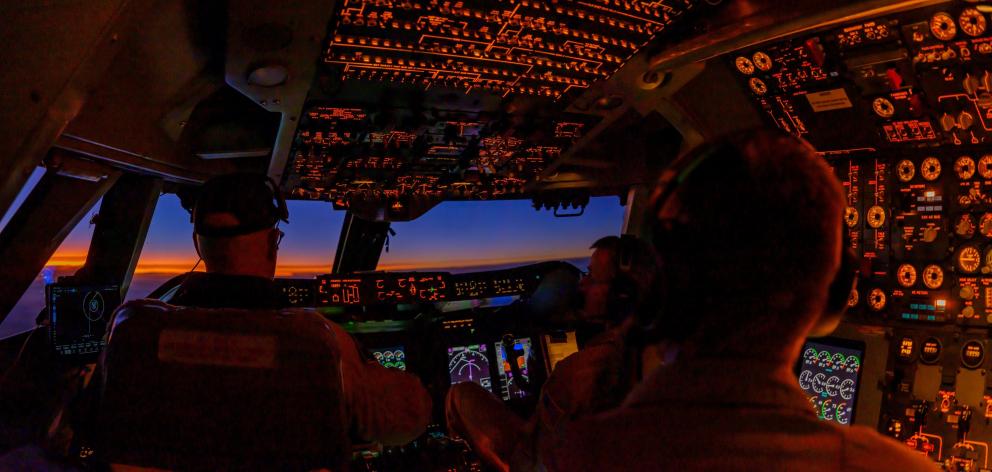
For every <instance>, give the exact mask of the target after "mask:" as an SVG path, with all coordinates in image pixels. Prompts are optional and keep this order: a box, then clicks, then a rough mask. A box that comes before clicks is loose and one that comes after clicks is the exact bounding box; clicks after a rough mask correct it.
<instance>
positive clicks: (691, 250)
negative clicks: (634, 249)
mask: <svg viewBox="0 0 992 472" xmlns="http://www.w3.org/2000/svg"><path fill="white" fill-rule="evenodd" d="M695 155H696V156H704V155H705V156H706V157H705V158H704V159H702V160H699V161H697V166H696V167H695V168H694V169H693V170H691V172H690V173H689V174H688V175H686V176H685V179H684V181H683V183H682V184H681V185H680V186H679V187H677V189H676V190H675V192H674V194H673V195H672V198H671V200H676V202H675V204H676V207H678V208H680V209H679V213H678V218H677V220H679V221H680V222H681V223H677V224H676V226H677V227H679V228H680V231H678V232H677V233H676V234H678V236H677V237H673V239H672V240H671V241H669V242H670V244H668V245H667V246H668V247H658V248H656V249H657V250H658V251H659V253H660V254H661V258H662V270H663V273H664V275H665V277H664V278H665V281H664V284H665V286H664V287H663V290H662V291H663V292H664V293H666V294H667V296H666V299H667V300H665V301H664V302H663V306H664V309H663V311H662V319H661V320H660V321H661V322H662V324H663V325H668V328H669V329H670V330H671V331H672V333H674V334H675V337H682V338H695V339H697V340H702V341H704V342H705V343H706V344H708V346H706V347H705V348H710V347H711V348H714V349H720V347H721V346H723V347H724V348H726V349H740V348H742V347H745V344H747V343H752V344H753V346H754V347H755V348H756V349H761V348H762V346H761V344H762V343H765V344H768V343H771V344H777V345H779V346H781V345H782V344H783V343H788V342H790V340H793V339H795V337H796V336H801V335H803V334H804V333H805V331H803V330H804V329H808V328H809V326H810V325H811V324H812V323H813V322H814V320H815V319H816V318H817V317H818V316H819V314H820V313H822V311H823V308H824V305H825V303H826V297H827V291H828V287H829V286H830V283H831V281H832V280H833V277H834V276H835V274H836V272H837V270H838V265H839V255H840V238H841V229H840V225H841V221H842V218H841V217H842V214H843V208H844V194H843V189H842V187H841V185H840V183H839V182H838V180H837V178H836V177H835V176H834V175H833V172H832V171H831V169H830V167H829V166H828V165H827V164H826V163H825V162H824V160H823V159H822V158H820V157H819V156H818V155H817V154H816V152H815V150H814V149H813V148H812V146H810V145H809V143H807V142H806V141H804V140H801V139H799V138H795V137H793V136H790V135H786V134H784V133H781V132H777V131H772V130H749V131H745V132H738V133H735V134H732V135H728V136H726V137H724V138H722V139H719V140H717V141H715V142H713V143H711V144H709V145H708V146H706V147H705V148H702V149H700V150H698V151H697V152H696V153H695ZM657 209H658V210H661V208H657ZM655 216H660V212H659V215H655ZM655 231H661V229H659V228H656V229H655ZM656 241H657V240H656ZM656 244H658V243H656ZM742 343H744V344H742ZM769 348H773V346H769Z"/></svg>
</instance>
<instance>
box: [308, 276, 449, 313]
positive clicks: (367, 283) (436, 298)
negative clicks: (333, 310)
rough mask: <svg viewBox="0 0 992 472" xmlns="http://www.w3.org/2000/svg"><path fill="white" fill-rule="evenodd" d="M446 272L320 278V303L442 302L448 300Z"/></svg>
mask: <svg viewBox="0 0 992 472" xmlns="http://www.w3.org/2000/svg"><path fill="white" fill-rule="evenodd" d="M449 276H450V275H449V274H447V273H443V272H406V273H400V272H378V273H370V274H353V275H345V276H341V275H333V274H331V275H321V276H319V277H317V303H318V304H319V305H322V306H348V305H375V304H396V303H426V302H441V301H445V300H447V299H448V277H449Z"/></svg>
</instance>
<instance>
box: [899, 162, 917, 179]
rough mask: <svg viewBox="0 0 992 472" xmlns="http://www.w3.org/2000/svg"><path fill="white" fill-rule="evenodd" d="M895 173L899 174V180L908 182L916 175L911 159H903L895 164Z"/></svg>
mask: <svg viewBox="0 0 992 472" xmlns="http://www.w3.org/2000/svg"><path fill="white" fill-rule="evenodd" d="M896 173H897V174H899V180H901V181H903V182H909V181H910V180H913V177H915V176H916V166H914V165H913V161H911V160H909V159H903V160H901V161H899V164H896Z"/></svg>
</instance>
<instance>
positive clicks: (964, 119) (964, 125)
mask: <svg viewBox="0 0 992 472" xmlns="http://www.w3.org/2000/svg"><path fill="white" fill-rule="evenodd" d="M973 124H975V117H974V116H973V115H972V114H971V113H968V112H966V111H962V112H961V113H958V126H960V127H961V129H968V128H971V125H973Z"/></svg>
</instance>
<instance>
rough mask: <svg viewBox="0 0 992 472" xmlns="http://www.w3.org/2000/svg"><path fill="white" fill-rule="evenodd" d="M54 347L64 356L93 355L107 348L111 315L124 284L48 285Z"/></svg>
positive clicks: (48, 302)
mask: <svg viewBox="0 0 992 472" xmlns="http://www.w3.org/2000/svg"><path fill="white" fill-rule="evenodd" d="M46 295H47V297H46V298H47V305H48V313H49V317H50V318H51V327H50V329H49V333H50V339H51V344H52V347H53V348H54V350H55V352H56V353H57V354H58V355H60V356H63V357H79V356H81V357H89V356H91V355H95V354H97V353H99V352H100V351H102V350H103V347H104V346H105V345H106V341H105V340H104V337H103V335H104V334H105V333H106V331H107V323H108V322H109V321H110V316H111V314H113V312H114V310H115V309H116V308H117V306H118V305H120V303H121V293H120V286H118V285H103V286H73V285H63V284H50V285H48V286H47V287H46Z"/></svg>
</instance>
